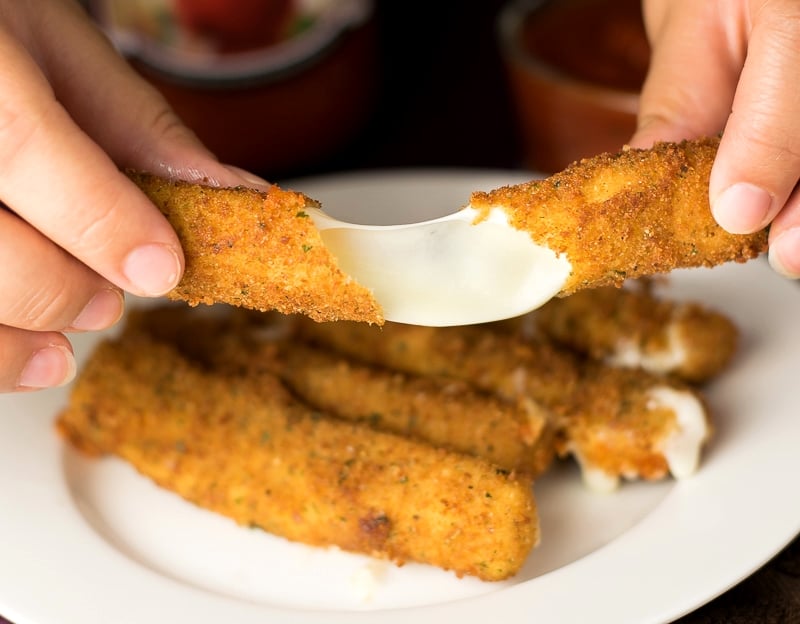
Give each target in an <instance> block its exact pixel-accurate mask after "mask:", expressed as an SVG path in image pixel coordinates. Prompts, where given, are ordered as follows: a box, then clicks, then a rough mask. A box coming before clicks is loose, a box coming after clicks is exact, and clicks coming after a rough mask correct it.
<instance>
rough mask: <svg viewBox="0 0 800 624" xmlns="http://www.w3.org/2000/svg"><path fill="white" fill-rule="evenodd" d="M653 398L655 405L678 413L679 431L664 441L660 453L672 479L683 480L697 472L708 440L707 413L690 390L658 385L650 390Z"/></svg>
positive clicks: (677, 423) (676, 414) (676, 417)
mask: <svg viewBox="0 0 800 624" xmlns="http://www.w3.org/2000/svg"><path fill="white" fill-rule="evenodd" d="M650 396H651V397H652V399H653V401H654V403H655V405H657V406H659V407H665V408H668V409H671V410H672V411H673V412H674V413H675V419H676V425H677V427H676V430H675V431H674V432H673V433H672V434H671V435H669V436H667V437H666V438H665V439H664V440H663V441H662V442H661V445H660V450H661V452H662V453H663V454H664V458H665V459H666V460H667V465H668V466H669V471H670V473H671V474H672V476H673V477H675V478H676V479H684V478H686V477H688V476H690V475H692V474H694V472H695V471H696V470H697V467H698V465H699V464H700V452H701V450H702V448H703V444H704V443H705V441H706V440H707V439H708V435H709V428H708V420H707V417H706V410H705V408H704V407H703V405H702V403H701V402H700V401H699V400H698V398H697V397H696V396H694V395H693V394H692V393H691V392H688V391H682V390H675V389H674V388H670V387H667V386H659V387H656V388H653V389H652V390H651V391H650Z"/></svg>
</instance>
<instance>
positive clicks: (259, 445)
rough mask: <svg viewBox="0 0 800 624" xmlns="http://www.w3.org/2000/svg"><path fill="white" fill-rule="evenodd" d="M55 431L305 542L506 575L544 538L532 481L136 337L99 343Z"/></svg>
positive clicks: (202, 502) (491, 576)
mask: <svg viewBox="0 0 800 624" xmlns="http://www.w3.org/2000/svg"><path fill="white" fill-rule="evenodd" d="M58 427H59V430H60V431H61V432H62V433H63V435H65V436H66V438H67V439H68V440H70V441H71V442H72V443H73V444H75V445H76V446H77V447H78V448H81V449H83V450H85V451H87V452H92V453H100V454H103V453H113V454H116V455H119V456H120V457H122V458H124V459H125V460H127V461H128V462H130V463H131V464H132V465H133V466H135V467H136V468H137V469H138V470H139V471H140V472H141V473H142V474H144V475H146V476H148V477H150V478H151V479H153V480H154V481H155V482H156V483H158V484H159V485H161V486H163V487H165V488H167V489H170V490H172V491H174V492H176V493H178V494H180V495H181V496H183V497H184V498H186V499H187V500H189V501H192V502H194V503H196V504H197V505H199V506H201V507H204V508H207V509H210V510H212V511H215V512H218V513H220V514H223V515H226V516H228V517H230V518H232V519H234V520H235V521H236V522H238V523H239V524H242V525H244V526H249V527H253V528H261V529H263V530H265V531H268V532H270V533H274V534H276V535H281V536H284V537H286V538H288V539H291V540H295V541H300V542H304V543H307V544H312V545H320V546H327V545H337V546H339V547H341V548H343V549H346V550H350V551H355V552H361V553H366V554H370V555H373V556H377V557H384V558H389V559H392V560H394V561H396V562H398V563H402V562H403V561H419V562H425V563H429V564H433V565H436V566H439V567H442V568H444V569H449V570H453V571H454V572H455V573H456V574H458V575H464V574H468V575H474V576H477V577H479V578H481V579H484V580H501V579H504V578H507V577H509V576H511V575H513V574H515V573H516V572H517V571H518V570H519V569H520V567H521V566H522V564H523V562H524V561H525V558H526V556H527V555H528V553H529V551H530V549H531V548H532V547H533V546H534V545H535V544H536V543H537V542H538V539H539V529H538V520H537V514H536V507H535V503H534V499H533V494H532V490H531V487H530V485H531V484H530V480H529V479H527V478H524V477H522V476H520V475H516V474H514V473H509V472H508V471H504V470H498V469H497V468H496V467H495V466H493V465H492V464H490V463H488V462H486V461H485V460H482V459H478V458H475V457H471V456H468V455H463V454H458V453H450V452H447V451H444V450H441V449H435V448H433V447H432V446H429V445H427V444H422V443H419V442H415V441H412V440H410V439H407V438H404V437H402V436H396V435H391V434H387V433H382V432H378V431H375V430H373V429H371V428H369V427H363V426H360V425H354V424H351V423H346V422H341V421H338V420H335V419H331V418H329V417H327V416H325V415H323V414H320V413H319V412H318V411H316V410H313V409H311V408H308V407H305V406H304V405H302V404H300V403H299V402H297V401H296V400H295V399H293V398H292V397H291V396H290V395H289V394H288V392H287V391H286V390H285V388H284V387H283V386H282V385H281V384H280V382H279V381H278V380H277V379H276V378H274V377H268V376H265V375H263V374H261V375H258V376H257V377H237V376H233V377H225V376H222V375H218V374H213V373H206V372H203V371H202V370H200V369H199V368H197V367H195V366H192V365H191V364H190V363H189V362H188V361H187V360H186V359H184V358H182V357H180V356H179V355H178V353H177V352H176V351H175V350H174V349H172V348H171V347H169V346H168V345H165V344H162V343H156V342H153V341H152V340H150V339H149V338H148V337H147V336H144V335H142V334H137V333H136V332H129V333H127V334H126V335H124V336H123V337H122V338H121V339H120V340H118V341H116V342H110V341H107V342H104V343H102V344H101V345H100V346H99V347H98V349H97V350H96V351H95V353H94V354H93V356H92V357H91V359H90V360H89V362H88V364H87V365H86V367H85V369H84V371H83V373H82V374H81V376H80V378H79V380H78V381H77V383H76V385H75V387H74V389H73V392H72V396H71V399H70V403H69V406H68V407H67V408H66V409H65V410H64V411H63V413H62V414H61V415H60V418H59V420H58Z"/></svg>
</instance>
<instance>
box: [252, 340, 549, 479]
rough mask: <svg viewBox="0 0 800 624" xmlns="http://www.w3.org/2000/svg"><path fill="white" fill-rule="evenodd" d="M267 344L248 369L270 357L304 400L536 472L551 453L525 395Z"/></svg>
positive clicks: (543, 425) (545, 424) (543, 418)
mask: <svg viewBox="0 0 800 624" xmlns="http://www.w3.org/2000/svg"><path fill="white" fill-rule="evenodd" d="M265 346H266V347H267V349H265V351H269V350H272V351H273V355H274V357H270V356H269V355H265V354H264V353H263V351H262V352H261V353H259V354H256V356H255V357H254V358H252V360H251V363H250V365H249V367H250V369H251V370H252V368H254V367H263V366H265V365H268V366H269V367H270V368H271V370H272V372H273V373H274V374H275V375H277V376H278V377H280V378H281V379H282V380H283V382H284V383H285V384H286V385H287V386H289V388H291V389H292V390H293V391H294V392H295V393H296V394H297V395H298V396H299V397H300V398H301V399H302V400H304V401H305V402H306V403H308V404H310V405H312V406H314V407H316V408H318V409H321V410H323V411H325V412H328V413H331V414H333V415H335V416H338V417H340V418H343V419H347V420H355V421H361V422H365V423H367V424H369V425H370V426H372V427H374V428H376V429H379V430H382V431H390V432H393V433H397V434H400V435H405V436H408V437H411V438H416V439H420V440H423V441H426V442H429V443H430V444H432V445H434V446H437V447H443V448H449V449H452V450H455V451H459V452H462V453H467V454H470V455H475V456H477V457H483V458H485V459H487V460H489V461H490V462H492V463H494V464H497V465H498V466H500V467H502V468H505V469H507V470H516V471H518V472H524V473H526V474H529V475H531V476H534V477H535V476H538V475H539V474H541V473H543V472H544V471H545V470H546V469H547V468H548V467H549V466H550V464H551V462H552V460H553V457H554V455H555V446H554V435H553V427H552V424H551V423H550V422H549V419H548V417H547V415H546V414H545V413H543V411H542V410H537V409H536V408H535V406H534V405H532V404H530V403H528V404H527V405H526V404H524V403H523V404H516V403H509V402H506V401H502V400H500V399H499V398H498V397H496V396H494V395H491V394H487V393H483V392H478V391H476V390H475V389H474V388H472V386H471V385H470V384H467V383H466V382H464V381H460V380H453V379H449V380H447V379H442V378H438V377H437V378H434V377H422V376H418V375H409V374H406V373H402V372H394V371H390V370H387V369H384V368H382V367H376V366H370V365H365V364H361V363H359V362H357V361H355V360H353V359H351V358H348V357H344V356H340V355H336V354H334V353H332V352H329V351H326V350H323V349H319V348H315V347H309V346H304V345H300V344H291V343H287V342H283V343H281V344H272V345H265ZM270 347H272V349H270Z"/></svg>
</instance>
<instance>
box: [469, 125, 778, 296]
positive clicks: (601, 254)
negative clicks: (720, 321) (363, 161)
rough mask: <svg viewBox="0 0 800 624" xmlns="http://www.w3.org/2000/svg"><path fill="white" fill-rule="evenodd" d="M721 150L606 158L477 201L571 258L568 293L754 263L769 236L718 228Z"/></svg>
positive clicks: (687, 148)
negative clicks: (714, 173) (714, 201)
mask: <svg viewBox="0 0 800 624" xmlns="http://www.w3.org/2000/svg"><path fill="white" fill-rule="evenodd" d="M718 144H719V141H718V139H715V138H705V139H700V140H697V141H685V142H682V143H679V144H676V143H658V144H656V145H655V146H654V147H653V148H652V149H626V150H623V151H622V152H620V153H618V154H601V155H599V156H595V157H593V158H587V159H585V160H582V161H580V162H577V163H574V164H573V165H571V166H570V167H568V168H567V169H565V170H564V171H562V172H560V173H557V174H555V175H553V176H551V177H549V178H547V179H545V180H536V181H532V182H528V183H526V184H520V185H516V186H508V187H503V188H499V189H496V190H494V191H490V192H488V193H483V192H476V193H473V194H472V199H471V202H470V203H471V205H472V206H473V207H474V208H476V209H479V210H482V211H483V213H484V214H488V212H489V210H490V209H491V208H492V207H495V206H501V207H502V208H503V209H504V210H505V212H506V213H507V214H508V215H509V220H510V222H511V224H512V225H514V227H516V228H517V229H520V230H522V231H525V232H528V233H530V235H531V238H532V239H533V240H534V242H536V243H539V244H543V245H546V246H547V247H549V248H550V249H551V250H553V251H555V252H556V253H558V254H566V257H567V259H568V260H569V261H570V263H571V264H572V274H571V275H570V277H569V278H568V280H567V283H566V284H565V286H564V288H563V290H562V291H561V293H560V294H561V295H562V296H563V295H567V294H570V293H572V292H574V291H576V290H579V289H582V288H591V287H597V286H606V285H617V286H618V285H620V284H622V282H623V281H624V280H625V279H626V278H632V277H638V276H642V275H653V274H658V273H666V272H668V271H671V270H672V269H676V268H681V267H698V266H713V265H717V264H721V263H724V262H729V261H736V262H744V261H746V260H749V259H751V258H754V257H756V256H757V255H759V254H760V253H761V252H763V251H765V250H766V249H767V233H766V231H761V232H757V233H755V234H751V235H736V234H729V233H727V232H726V231H725V230H723V229H722V228H721V227H719V226H718V225H717V224H716V222H715V221H714V219H713V217H712V215H711V210H710V208H709V201H708V179H709V175H710V172H711V165H712V164H713V162H714V157H715V155H716V150H717V146H718Z"/></svg>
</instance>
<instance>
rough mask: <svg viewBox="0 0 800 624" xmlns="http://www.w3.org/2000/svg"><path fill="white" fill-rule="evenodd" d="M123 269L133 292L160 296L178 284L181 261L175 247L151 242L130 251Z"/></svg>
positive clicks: (145, 295)
mask: <svg viewBox="0 0 800 624" xmlns="http://www.w3.org/2000/svg"><path fill="white" fill-rule="evenodd" d="M122 270H123V273H124V274H125V277H127V278H128V280H129V282H130V290H131V292H133V293H134V294H136V295H141V296H143V297H158V296H160V295H165V294H166V293H168V292H169V291H170V290H172V289H173V288H175V286H177V285H178V280H179V278H180V275H181V262H180V259H179V257H178V253H177V251H176V250H174V249H173V248H171V247H169V246H168V245H165V244H163V243H150V244H146V245H142V246H140V247H137V248H136V249H134V250H133V251H132V252H130V253H129V254H128V256H127V257H126V258H125V262H124V264H123V269H122Z"/></svg>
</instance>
